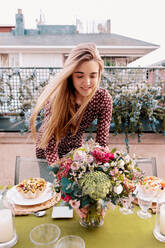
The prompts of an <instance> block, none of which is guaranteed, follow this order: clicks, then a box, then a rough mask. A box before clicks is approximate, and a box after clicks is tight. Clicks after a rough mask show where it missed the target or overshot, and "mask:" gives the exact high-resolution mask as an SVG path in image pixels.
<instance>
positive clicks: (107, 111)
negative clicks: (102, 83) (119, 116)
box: [96, 90, 112, 146]
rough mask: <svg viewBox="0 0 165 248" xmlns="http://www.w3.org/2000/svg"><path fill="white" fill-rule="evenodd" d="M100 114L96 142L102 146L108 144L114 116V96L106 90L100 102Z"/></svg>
mask: <svg viewBox="0 0 165 248" xmlns="http://www.w3.org/2000/svg"><path fill="white" fill-rule="evenodd" d="M97 104H98V105H99V114H98V123H97V135H96V142H98V143H99V144H100V145H101V146H106V145H107V144H108V137H109V128H110V122H111V117H112V97H111V95H110V94H109V93H108V91H106V90H104V95H103V96H101V99H99V102H98V103H97Z"/></svg>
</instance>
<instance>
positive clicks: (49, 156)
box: [36, 102, 59, 164]
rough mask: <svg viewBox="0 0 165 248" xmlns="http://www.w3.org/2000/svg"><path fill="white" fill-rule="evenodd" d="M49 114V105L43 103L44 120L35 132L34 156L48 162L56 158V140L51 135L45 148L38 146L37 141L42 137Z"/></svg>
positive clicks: (52, 161) (50, 162)
mask: <svg viewBox="0 0 165 248" xmlns="http://www.w3.org/2000/svg"><path fill="white" fill-rule="evenodd" d="M50 116H51V106H50V103H49V102H48V103H47V104H46V105H45V109H44V121H43V124H42V125H41V127H40V129H39V131H38V134H37V142H36V157H37V158H44V159H46V160H47V162H48V164H52V163H54V162H55V161H56V160H58V159H59V158H58V147H57V146H56V140H55V137H52V138H51V139H50V141H49V143H48V144H47V146H46V148H45V149H42V148H40V146H39V142H40V140H41V139H42V135H43V134H44V131H45V127H46V125H47V122H48V121H49V119H50Z"/></svg>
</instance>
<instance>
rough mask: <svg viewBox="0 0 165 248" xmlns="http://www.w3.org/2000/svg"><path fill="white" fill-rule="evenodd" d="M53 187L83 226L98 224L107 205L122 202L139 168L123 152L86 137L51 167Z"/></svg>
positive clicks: (132, 187) (128, 192)
mask: <svg viewBox="0 0 165 248" xmlns="http://www.w3.org/2000/svg"><path fill="white" fill-rule="evenodd" d="M52 170H53V172H54V173H55V175H56V177H55V190H56V191H57V192H59V191H61V197H62V199H63V200H64V201H65V202H67V203H68V204H69V205H70V206H71V207H73V208H74V209H75V211H76V212H77V213H78V215H79V216H80V223H81V224H82V225H84V226H99V225H101V224H103V222H104V221H103V218H104V215H105V212H106V209H107V208H108V206H109V205H112V206H114V205H119V206H122V199H123V198H125V197H128V196H129V195H130V194H132V193H133V191H134V189H135V184H136V182H137V181H138V180H139V179H140V178H141V172H140V170H139V168H137V167H136V164H135V162H134V160H133V159H132V158H130V156H129V155H128V154H127V153H125V152H120V151H116V150H115V149H113V150H110V148H108V147H101V146H99V144H97V143H95V142H94V141H93V140H90V141H88V142H86V143H84V144H83V145H82V147H80V148H78V149H75V150H72V151H71V152H70V153H68V154H67V155H66V156H65V157H64V158H62V159H61V160H59V161H57V162H56V164H54V165H53V167H52Z"/></svg>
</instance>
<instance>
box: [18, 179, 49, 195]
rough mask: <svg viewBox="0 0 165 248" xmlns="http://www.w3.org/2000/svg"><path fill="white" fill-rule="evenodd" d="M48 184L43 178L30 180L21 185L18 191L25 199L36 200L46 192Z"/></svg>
mask: <svg viewBox="0 0 165 248" xmlns="http://www.w3.org/2000/svg"><path fill="white" fill-rule="evenodd" d="M46 184H47V183H46V181H45V180H44V179H43V178H28V179H25V180H23V181H22V182H21V183H19V184H18V185H17V186H16V189H17V190H18V192H19V193H20V194H21V195H22V196H23V197H24V198H26V199H34V198H37V197H39V196H40V195H41V194H42V193H43V192H44V190H45V188H46Z"/></svg>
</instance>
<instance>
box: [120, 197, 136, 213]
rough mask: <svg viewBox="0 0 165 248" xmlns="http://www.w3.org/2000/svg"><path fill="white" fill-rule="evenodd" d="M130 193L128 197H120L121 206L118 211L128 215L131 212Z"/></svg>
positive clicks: (131, 199) (131, 198)
mask: <svg viewBox="0 0 165 248" xmlns="http://www.w3.org/2000/svg"><path fill="white" fill-rule="evenodd" d="M133 199H134V198H133V196H132V194H129V195H128V197H124V198H123V199H122V204H123V207H121V208H120V212H121V213H122V214H125V215H128V214H133V207H132V201H133Z"/></svg>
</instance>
